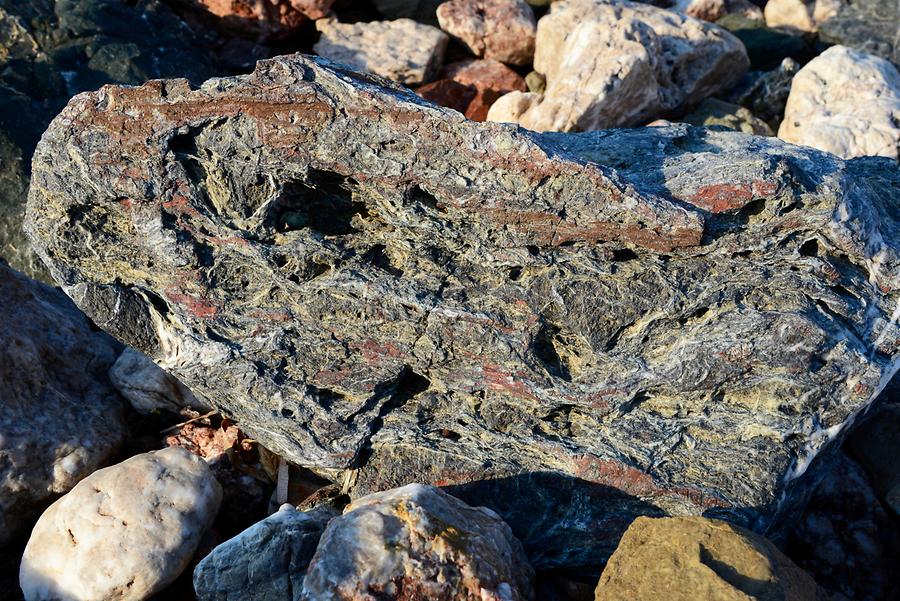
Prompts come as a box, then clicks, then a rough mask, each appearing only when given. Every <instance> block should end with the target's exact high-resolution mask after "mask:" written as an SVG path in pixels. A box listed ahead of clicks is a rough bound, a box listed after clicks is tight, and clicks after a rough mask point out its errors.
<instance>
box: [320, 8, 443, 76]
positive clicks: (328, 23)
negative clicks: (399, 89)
mask: <svg viewBox="0 0 900 601" xmlns="http://www.w3.org/2000/svg"><path fill="white" fill-rule="evenodd" d="M316 29H318V30H319V33H321V36H322V37H320V38H319V41H318V42H316V45H315V46H314V47H313V49H314V50H315V51H316V54H318V55H320V56H324V57H325V58H328V59H331V60H334V61H337V62H339V63H344V64H346V65H350V66H351V67H353V68H355V69H358V70H359V71H365V72H368V73H374V74H376V75H381V76H382V77H387V78H388V79H392V80H394V81H396V82H399V83H402V84H407V85H416V84H420V83H425V82H427V81H430V80H431V79H432V78H433V77H434V75H435V74H436V73H437V71H438V70H439V69H440V68H441V65H442V64H443V62H444V51H445V50H446V49H447V42H448V40H449V38H448V37H447V34H445V33H444V32H443V31H441V30H440V29H438V28H436V27H431V26H430V25H423V24H421V23H416V22H415V21H413V20H411V19H397V20H396V21H374V22H371V23H339V22H338V21H335V20H327V19H323V20H321V21H316Z"/></svg>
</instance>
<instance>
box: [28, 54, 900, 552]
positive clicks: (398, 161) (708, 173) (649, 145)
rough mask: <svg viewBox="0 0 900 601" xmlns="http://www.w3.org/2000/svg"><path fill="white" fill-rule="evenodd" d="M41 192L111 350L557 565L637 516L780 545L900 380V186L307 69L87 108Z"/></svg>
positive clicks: (172, 88) (360, 483)
mask: <svg viewBox="0 0 900 601" xmlns="http://www.w3.org/2000/svg"><path fill="white" fill-rule="evenodd" d="M34 182H35V183H34V185H33V187H32V190H31V195H30V199H29V205H28V221H27V228H28V231H29V234H30V236H31V239H32V241H33V243H34V245H35V247H36V248H38V249H39V251H40V253H41V256H42V258H43V259H44V260H45V261H46V262H47V264H48V265H49V267H50V269H51V271H52V273H53V275H54V277H55V278H56V279H57V280H58V281H59V282H60V284H61V285H62V286H63V288H64V289H65V290H66V292H67V293H68V294H69V295H70V296H71V297H72V298H73V299H74V300H75V301H76V303H77V304H78V305H79V306H80V307H81V308H82V309H84V311H85V312H87V313H88V315H90V316H91V317H92V318H93V319H94V321H95V322H96V323H98V324H100V325H101V327H103V328H105V329H107V330H108V331H110V332H111V333H113V334H114V335H116V336H118V337H120V338H121V339H122V340H124V341H126V342H128V343H129V344H130V345H132V346H134V347H135V348H137V349H139V350H140V351H142V352H144V353H146V354H147V355H149V356H150V357H151V358H153V359H154V360H155V361H156V362H157V363H159V364H160V365H161V366H162V367H163V368H164V369H166V370H168V371H170V372H171V373H172V374H173V375H175V376H177V377H178V378H179V379H180V380H181V381H182V382H184V383H185V384H186V385H187V386H188V387H190V389H191V390H192V391H194V392H195V393H197V394H198V396H201V397H202V398H204V399H207V400H209V401H210V402H212V403H214V404H215V405H216V406H217V407H219V408H220V409H222V410H223V411H224V412H226V413H227V414H228V415H230V416H231V417H233V418H234V419H235V420H236V421H237V422H238V423H239V424H240V426H241V428H242V429H243V430H245V431H246V432H248V434H249V435H251V436H252V437H254V438H256V439H258V440H259V441H260V442H261V443H262V444H264V445H265V446H266V447H267V448H270V449H273V450H274V451H275V452H278V453H279V454H282V455H284V456H286V457H287V458H288V459H290V460H291V461H293V462H296V463H298V464H302V465H306V466H310V467H313V468H315V469H317V470H318V471H320V472H322V473H327V474H331V475H335V476H337V475H342V476H343V477H344V480H342V482H345V483H346V485H347V487H348V488H349V489H350V491H351V493H352V494H355V495H362V494H366V493H368V492H372V491H376V490H381V489H385V488H390V487H393V486H398V485H402V484H406V483H409V482H416V481H419V482H428V483H434V484H438V485H440V486H446V487H450V490H451V491H452V492H454V493H455V494H458V495H459V496H461V497H462V498H464V499H465V500H467V501H468V502H469V503H471V504H473V505H486V506H488V507H491V508H492V509H494V510H495V511H497V512H498V513H499V514H500V515H501V516H502V517H503V518H504V519H505V520H506V521H507V522H508V523H509V524H510V526H511V527H512V528H513V531H514V532H515V534H516V536H518V537H519V538H520V539H521V540H522V541H523V543H524V545H525V548H526V551H527V552H528V553H529V555H530V559H531V560H532V562H533V563H534V564H536V565H538V566H549V565H586V564H591V563H594V562H596V561H598V560H600V559H602V558H604V557H606V556H607V555H608V553H609V552H610V550H611V548H612V547H613V545H614V544H615V541H616V540H617V539H618V536H619V535H620V534H621V533H622V531H623V530H624V528H625V527H626V526H627V524H628V523H629V522H630V521H631V520H632V519H633V517H634V516H635V515H637V514H651V515H662V514H676V515H680V514H705V515H712V516H718V517H723V518H725V519H729V520H732V521H734V522H737V523H739V524H743V525H749V526H752V527H754V528H759V529H762V528H766V527H768V526H769V525H770V524H772V523H773V522H774V521H775V520H776V519H777V518H778V517H779V516H781V515H785V512H786V511H788V510H789V509H790V508H791V506H792V504H793V501H795V500H797V499H799V498H802V497H803V494H804V491H805V490H806V488H807V486H806V484H807V483H808V482H807V480H808V479H806V478H802V476H803V475H804V474H805V473H806V472H807V467H808V466H809V464H810V461H811V460H812V459H813V458H814V457H815V456H816V455H817V454H818V453H819V452H820V451H821V450H822V449H823V448H824V447H825V445H827V444H828V443H829V441H831V440H832V439H834V438H835V437H838V436H839V435H840V434H841V432H842V430H843V428H844V427H845V425H846V424H847V423H848V421H849V420H850V419H851V418H852V416H853V415H854V414H855V412H857V411H858V410H860V409H861V408H863V407H865V406H866V405H867V404H868V403H869V402H870V400H871V399H872V398H873V397H874V396H875V395H876V394H877V393H878V391H879V390H880V389H881V388H882V386H883V384H884V382H886V381H887V380H888V378H889V376H890V375H891V374H892V373H893V372H894V371H895V370H896V367H897V361H896V359H895V356H896V353H897V340H898V330H897V327H896V325H895V323H894V321H895V319H894V318H895V317H896V304H897V299H898V283H900V278H898V273H900V272H898V255H897V251H898V239H897V234H896V232H897V231H900V230H898V228H897V225H898V221H900V216H898V210H897V205H896V190H897V189H898V186H900V174H898V172H897V169H896V166H895V165H894V164H893V163H892V162H890V161H888V160H881V159H864V160H854V161H842V160H840V159H838V158H836V157H834V156H831V155H828V154H825V153H821V152H818V151H815V150H812V149H806V148H799V147H795V146H791V145H789V144H786V143H784V142H781V141H779V140H774V139H767V138H758V137H754V136H750V135H745V134H739V133H728V132H712V131H707V130H703V129H699V128H691V127H688V126H675V127H663V128H643V129H640V130H630V131H619V130H610V131H603V132H594V133H586V134H580V135H573V134H559V133H557V134H535V133H532V132H527V131H523V130H520V129H518V128H515V127H512V126H507V125H500V124H496V123H485V124H481V123H475V122H472V121H468V120H465V119H464V118H463V117H462V116H461V115H460V114H459V113H456V112H454V111H450V110H447V109H441V108H438V107H434V106H432V105H430V104H428V103H426V102H425V101H423V100H422V99H421V98H419V97H417V96H415V95H414V94H412V93H411V92H408V91H405V90H403V89H401V88H399V87H396V86H394V85H393V84H391V83H389V82H388V81H386V80H384V79H380V78H377V77H374V76H366V75H360V74H356V73H353V72H350V71H348V70H346V68H345V67H341V66H338V65H336V64H334V63H330V62H328V61H326V60H323V59H313V58H308V57H303V56H299V55H297V56H288V57H280V58H277V59H273V60H270V61H264V62H261V63H259V65H258V66H257V69H256V71H255V72H254V73H253V74H250V75H246V76H241V77H236V78H227V79H214V80H210V81H208V82H207V83H206V84H204V85H203V86H202V87H201V88H199V89H195V90H192V89H191V88H190V87H189V86H188V85H187V83H186V82H184V81H181V80H173V81H165V82H159V81H157V82H151V83H148V84H146V85H144V86H141V87H137V88H120V87H107V88H103V89H101V90H100V91H99V92H96V93H91V94H82V95H79V96H77V97H76V98H74V99H73V100H72V101H71V103H70V104H69V106H68V107H67V108H66V109H65V110H64V111H63V113H62V114H61V115H60V116H59V117H58V118H57V119H56V120H55V121H54V122H53V124H52V125H51V127H50V129H49V131H48V132H47V133H46V134H45V136H44V138H43V140H42V143H41V145H40V146H39V148H38V150H37V153H36V158H35V163H34Z"/></svg>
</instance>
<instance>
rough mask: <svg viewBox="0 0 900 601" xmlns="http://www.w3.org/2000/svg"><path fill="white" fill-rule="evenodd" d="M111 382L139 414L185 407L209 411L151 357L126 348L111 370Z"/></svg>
mask: <svg viewBox="0 0 900 601" xmlns="http://www.w3.org/2000/svg"><path fill="white" fill-rule="evenodd" d="M109 379H110V380H111V381H112V383H113V385H114V386H115V387H116V388H117V389H118V391H119V392H120V393H122V396H124V397H125V398H126V399H128V402H129V403H131V406H132V407H134V409H135V411H137V412H138V413H145V414H146V413H152V412H154V411H160V410H162V411H170V412H172V413H178V411H179V410H180V409H181V408H183V407H189V408H191V409H197V410H199V411H209V406H208V405H207V404H206V403H204V402H202V401H200V400H199V399H198V398H197V397H195V396H194V394H193V393H192V392H191V391H190V390H188V387H187V386H185V385H184V384H182V383H181V382H179V381H178V378H175V377H174V376H170V375H169V374H167V373H166V372H165V371H163V370H162V369H160V368H159V366H157V365H156V363H154V362H153V361H151V360H150V358H149V357H147V356H146V355H144V354H143V353H141V352H139V351H136V350H134V349H132V348H126V349H125V350H124V351H122V354H121V355H119V358H118V359H116V362H115V363H114V364H113V366H112V368H110V370H109Z"/></svg>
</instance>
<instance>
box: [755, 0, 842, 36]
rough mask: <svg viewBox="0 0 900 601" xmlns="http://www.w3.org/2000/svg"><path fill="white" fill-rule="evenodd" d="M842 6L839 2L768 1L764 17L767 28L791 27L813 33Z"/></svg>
mask: <svg viewBox="0 0 900 601" xmlns="http://www.w3.org/2000/svg"><path fill="white" fill-rule="evenodd" d="M842 6H843V3H842V2H841V0H811V1H809V2H805V1H804V0H768V2H766V6H765V10H764V13H763V14H764V15H765V17H766V25H768V26H769V27H791V28H793V29H799V30H800V31H809V32H814V31H817V30H818V29H819V24H820V23H822V22H824V21H827V20H828V19H830V18H831V17H833V16H835V15H836V14H837V13H838V11H839V10H840V9H841V7H842Z"/></svg>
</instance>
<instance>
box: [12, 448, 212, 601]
mask: <svg viewBox="0 0 900 601" xmlns="http://www.w3.org/2000/svg"><path fill="white" fill-rule="evenodd" d="M221 499H222V490H221V487H220V486H219V484H218V482H216V479H215V478H214V477H213V475H212V472H211V471H210V469H209V467H208V466H207V465H206V462H205V461H203V459H201V458H199V457H197V456H196V455H192V454H191V453H189V452H188V451H186V450H184V449H181V448H175V447H170V448H167V449H162V450H160V451H153V452H150V453H143V454H141V455H136V456H135V457H132V458H130V459H127V460H126V461H123V462H122V463H119V464H117V465H114V466H112V467H108V468H105V469H102V470H100V471H97V472H95V473H93V474H91V475H90V476H89V477H87V478H85V479H84V480H82V481H81V482H80V483H78V485H76V486H75V488H73V489H72V490H71V491H70V492H69V493H68V494H67V495H65V496H63V497H62V498H61V499H59V500H58V501H56V502H55V503H54V504H53V505H51V506H50V508H49V509H47V511H45V512H44V514H43V515H42V516H41V518H40V520H38V523H37V525H36V526H35V527H34V530H33V531H32V533H31V538H30V539H29V540H28V544H27V546H26V547H25V554H24V556H23V558H22V565H21V568H20V570H19V585H20V586H21V587H22V591H23V593H24V594H25V599H26V601H47V600H48V599H53V600H54V601H102V600H106V599H116V600H121V601H127V600H140V599H146V598H147V597H149V596H151V595H153V594H154V593H157V592H159V591H160V590H162V589H163V588H164V587H166V586H167V585H168V584H170V583H171V582H172V581H173V580H175V578H176V577H178V575H179V574H180V573H181V572H182V571H183V570H184V568H185V567H186V566H187V564H188V562H189V561H190V560H191V557H192V556H193V555H194V552H195V551H196V549H197V545H198V544H199V542H200V537H201V536H202V535H203V533H204V532H206V530H207V529H208V528H209V527H210V525H211V524H212V522H213V520H214V519H215V517H216V513H217V512H218V510H219V504H220V502H221Z"/></svg>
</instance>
